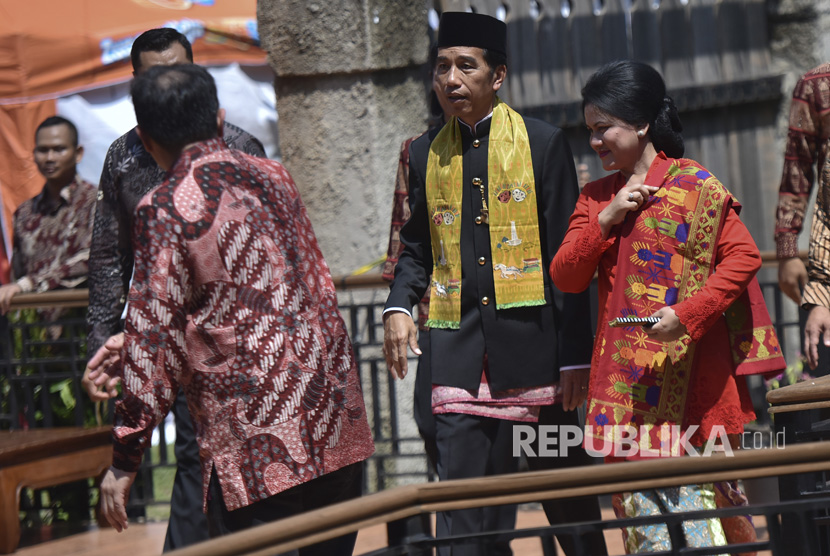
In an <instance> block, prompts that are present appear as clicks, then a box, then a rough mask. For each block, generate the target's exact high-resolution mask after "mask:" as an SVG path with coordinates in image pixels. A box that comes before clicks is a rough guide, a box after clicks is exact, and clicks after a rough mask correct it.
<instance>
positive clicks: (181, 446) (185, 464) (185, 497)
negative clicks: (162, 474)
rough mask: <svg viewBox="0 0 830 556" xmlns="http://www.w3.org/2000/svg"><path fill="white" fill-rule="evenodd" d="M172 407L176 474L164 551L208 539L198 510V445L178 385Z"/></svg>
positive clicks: (200, 503)
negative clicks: (174, 423) (174, 424)
mask: <svg viewBox="0 0 830 556" xmlns="http://www.w3.org/2000/svg"><path fill="white" fill-rule="evenodd" d="M172 411H173V416H174V417H175V418H176V444H175V446H174V447H173V452H174V453H175V455H176V478H175V479H174V480H173V493H172V495H171V497H170V521H168V522H167V536H166V537H165V538H164V552H170V551H171V550H176V549H178V548H184V547H186V546H189V545H191V544H196V543H199V542H202V541H206V540H208V539H210V535H209V533H208V522H207V517H205V513H204V511H202V499H203V491H202V489H203V487H204V485H203V482H202V464H201V463H200V461H199V445H198V443H197V442H196V431H195V430H194V428H193V422H192V421H191V420H190V411H189V410H188V409H187V401H186V399H185V396H184V392H183V391H182V390H181V389H179V393H178V395H177V396H176V401H175V402H174V403H173V410H172Z"/></svg>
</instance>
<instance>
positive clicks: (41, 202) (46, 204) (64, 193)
mask: <svg viewBox="0 0 830 556" xmlns="http://www.w3.org/2000/svg"><path fill="white" fill-rule="evenodd" d="M79 181H80V178H79V177H78V175H77V174H75V177H74V178H72V181H70V182H69V183H67V184H66V185H64V186H63V187H62V188H61V191H60V198H61V200H60V201H59V202H58V203H57V205H55V204H53V203H52V202H51V199H50V198H49V190H48V188H49V186H48V185H47V184H44V185H43V189H41V190H40V193H38V194H37V195H36V196H35V197H34V199H33V204H34V208H35V210H37V211H38V212H47V211H48V212H51V211H53V210H55V209H56V208H58V207H60V206H63V205H68V204H69V202H70V200H71V198H72V189H73V186H74V185H75V184H77V183H78V182H79Z"/></svg>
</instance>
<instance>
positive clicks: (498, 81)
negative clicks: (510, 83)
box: [493, 64, 507, 92]
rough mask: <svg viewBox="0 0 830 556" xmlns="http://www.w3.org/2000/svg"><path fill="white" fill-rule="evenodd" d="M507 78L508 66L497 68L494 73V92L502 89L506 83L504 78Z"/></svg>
mask: <svg viewBox="0 0 830 556" xmlns="http://www.w3.org/2000/svg"><path fill="white" fill-rule="evenodd" d="M505 77H507V66H505V65H504V64H502V65H500V66H499V67H497V68H496V71H495V72H493V91H494V92H496V91H498V90H499V89H501V86H502V84H503V83H504V78H505Z"/></svg>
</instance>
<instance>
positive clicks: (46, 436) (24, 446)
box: [0, 426, 112, 468]
mask: <svg viewBox="0 0 830 556" xmlns="http://www.w3.org/2000/svg"><path fill="white" fill-rule="evenodd" d="M111 438H112V427H111V426H104V427H95V428H90V429H83V428H80V427H58V428H49V429H30V430H26V431H20V430H14V431H0V468H3V467H6V466H8V465H19V464H22V463H26V462H28V461H32V460H36V459H41V458H44V457H48V456H50V455H53V454H55V453H58V452H60V453H71V452H79V451H83V450H87V449H89V448H93V447H96V446H109V445H110V443H111Z"/></svg>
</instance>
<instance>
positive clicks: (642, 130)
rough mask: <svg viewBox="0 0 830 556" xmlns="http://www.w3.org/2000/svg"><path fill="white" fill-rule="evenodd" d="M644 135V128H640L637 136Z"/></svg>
mask: <svg viewBox="0 0 830 556" xmlns="http://www.w3.org/2000/svg"><path fill="white" fill-rule="evenodd" d="M645 136H646V130H644V129H641V130H639V131H638V132H637V137H645Z"/></svg>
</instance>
